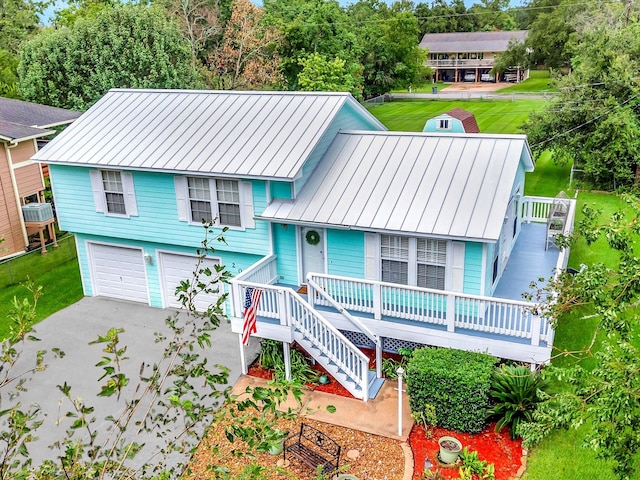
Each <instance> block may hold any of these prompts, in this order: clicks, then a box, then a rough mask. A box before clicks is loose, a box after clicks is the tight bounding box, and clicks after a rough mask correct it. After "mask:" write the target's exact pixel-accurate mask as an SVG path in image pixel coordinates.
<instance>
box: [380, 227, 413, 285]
mask: <svg viewBox="0 0 640 480" xmlns="http://www.w3.org/2000/svg"><path fill="white" fill-rule="evenodd" d="M380 258H381V260H382V275H381V278H382V281H383V282H390V283H401V284H403V285H407V284H408V281H409V239H408V238H407V237H396V236H393V235H381V236H380Z"/></svg>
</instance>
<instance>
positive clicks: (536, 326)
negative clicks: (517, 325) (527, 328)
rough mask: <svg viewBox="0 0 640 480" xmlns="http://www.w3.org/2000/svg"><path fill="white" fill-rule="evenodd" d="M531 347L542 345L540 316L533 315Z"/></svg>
mask: <svg viewBox="0 0 640 480" xmlns="http://www.w3.org/2000/svg"><path fill="white" fill-rule="evenodd" d="M531 345H533V346H534V347H537V346H538V345H540V315H532V318H531Z"/></svg>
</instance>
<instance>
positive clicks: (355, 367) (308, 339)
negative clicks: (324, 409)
mask: <svg viewBox="0 0 640 480" xmlns="http://www.w3.org/2000/svg"><path fill="white" fill-rule="evenodd" d="M272 260H274V261H275V257H274V258H273V259H272ZM266 263H268V262H266ZM266 263H265V264H263V265H262V268H267V267H266ZM243 273H244V272H243ZM254 273H255V271H254ZM247 276H249V277H250V275H247ZM231 285H232V291H233V297H234V298H233V304H234V309H235V311H236V315H237V316H241V315H242V309H243V305H242V303H243V300H244V298H245V294H246V290H247V288H260V289H262V295H261V296H260V302H259V304H258V308H257V312H256V314H257V316H258V317H263V318H272V319H278V320H279V321H280V325H283V326H288V327H290V328H291V329H292V330H293V333H294V338H296V340H298V341H299V343H303V342H304V343H306V345H304V346H305V347H307V349H308V350H307V351H308V353H309V354H310V355H311V356H312V357H313V358H314V359H315V360H316V361H317V362H318V363H320V364H321V365H322V366H323V367H325V368H327V367H329V368H331V366H330V363H333V364H334V365H335V366H336V367H337V369H338V370H340V372H341V373H342V374H343V376H344V378H345V379H346V380H343V379H342V378H336V380H338V381H339V382H340V383H341V384H342V385H343V386H344V387H345V388H346V389H347V390H349V391H350V392H351V393H352V394H354V396H360V395H362V399H363V400H364V401H367V400H368V399H369V358H368V357H367V356H366V355H365V354H364V353H362V352H361V351H360V349H359V348H358V347H356V346H355V345H353V343H351V342H350V341H349V339H347V338H346V337H345V336H344V335H343V334H342V333H341V332H340V331H339V330H338V329H336V328H335V327H334V326H333V325H331V323H330V322H329V321H328V320H327V319H325V318H324V317H323V316H322V315H321V314H320V313H319V312H318V311H316V310H314V308H313V307H312V306H311V305H310V304H309V303H308V302H307V301H305V300H304V298H302V297H301V296H300V295H298V294H297V293H296V292H294V291H293V290H291V289H290V288H287V287H280V286H276V285H268V284H262V283H256V282H250V281H247V280H243V279H239V278H238V277H236V278H234V279H233V280H231ZM258 329H259V327H258ZM311 347H312V348H311ZM354 386H355V387H354ZM356 387H359V388H360V392H357V388H356Z"/></svg>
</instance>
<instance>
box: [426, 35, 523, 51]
mask: <svg viewBox="0 0 640 480" xmlns="http://www.w3.org/2000/svg"><path fill="white" fill-rule="evenodd" d="M528 34H529V31H528V30H511V31H502V32H456V33H427V34H425V35H424V37H422V41H421V42H420V48H426V49H428V50H429V53H453V52H504V51H505V50H506V49H507V47H508V46H509V41H511V40H515V41H518V42H524V41H525V40H526V39H527V35H528Z"/></svg>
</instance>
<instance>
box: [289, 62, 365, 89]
mask: <svg viewBox="0 0 640 480" xmlns="http://www.w3.org/2000/svg"><path fill="white" fill-rule="evenodd" d="M300 64H301V66H302V70H301V71H300V73H299V74H298V85H299V87H300V90H304V91H308V92H351V93H352V94H353V96H355V97H356V98H361V97H362V84H361V82H359V81H358V80H359V78H358V77H360V75H359V73H360V72H359V71H355V72H353V71H348V70H347V68H346V65H345V61H344V60H342V59H341V58H334V59H328V58H327V57H325V56H324V55H320V54H319V53H312V54H310V55H309V56H308V57H306V58H301V59H300Z"/></svg>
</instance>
